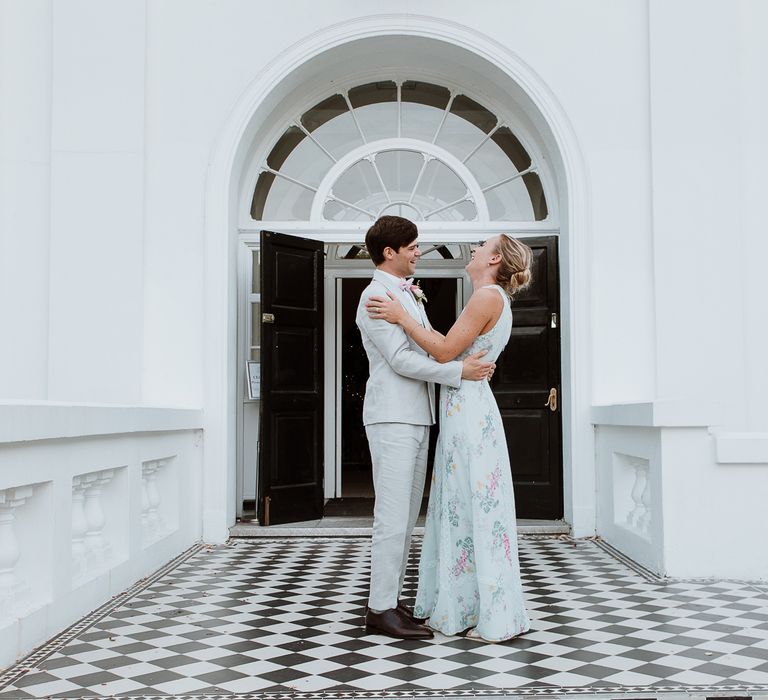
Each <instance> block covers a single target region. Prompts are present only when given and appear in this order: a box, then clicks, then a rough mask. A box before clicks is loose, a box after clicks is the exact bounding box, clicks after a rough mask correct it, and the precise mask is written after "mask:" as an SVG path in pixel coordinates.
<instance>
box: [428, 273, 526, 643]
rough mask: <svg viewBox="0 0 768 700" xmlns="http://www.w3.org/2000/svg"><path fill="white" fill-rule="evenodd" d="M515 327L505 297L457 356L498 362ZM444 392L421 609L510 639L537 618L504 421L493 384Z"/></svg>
mask: <svg viewBox="0 0 768 700" xmlns="http://www.w3.org/2000/svg"><path fill="white" fill-rule="evenodd" d="M496 289H498V291H499V293H500V294H501V295H502V298H503V299H505V301H506V299H507V297H506V294H504V292H503V291H502V290H501V288H500V287H496ZM511 329H512V312H511V310H510V308H509V305H508V303H505V306H504V310H503V311H502V314H501V316H500V317H499V320H498V321H497V323H496V325H495V326H494V327H493V328H492V329H491V330H490V331H488V332H487V333H485V334H483V335H481V336H479V337H478V338H477V339H476V340H475V342H474V343H473V344H472V345H471V347H469V348H467V350H465V351H464V353H463V354H462V355H461V356H460V357H459V358H458V359H463V358H464V357H466V356H467V355H470V354H472V353H476V352H479V351H480V350H486V351H487V353H488V354H487V355H486V359H488V360H492V361H494V360H496V359H497V358H498V356H499V354H500V353H501V351H502V350H503V348H504V346H505V345H506V343H507V340H508V339H509V336H510V332H511ZM443 396H444V398H443V400H442V401H441V402H440V435H439V437H438V441H437V451H436V454H435V464H434V470H433V473H432V486H431V491H430V496H429V508H428V510H427V522H426V528H425V533H424V542H423V545H422V552H421V561H420V564H419V588H418V592H417V594H416V605H415V615H416V616H417V617H428V618H429V625H430V626H431V627H433V628H434V629H437V630H439V631H441V632H443V633H444V634H457V633H459V632H462V631H464V630H466V629H468V628H470V627H475V626H476V627H477V632H478V634H480V635H481V636H482V637H483V638H485V639H489V640H494V641H501V640H504V639H510V638H512V637H515V636H517V635H518V634H521V633H523V632H525V631H527V630H528V629H529V628H530V620H529V617H528V613H527V611H526V609H525V602H524V600H523V590H522V584H521V581H520V565H519V562H518V554H517V530H516V523H515V501H514V492H513V487H512V472H511V468H510V462H509V459H510V455H509V454H508V452H507V441H506V439H505V438H504V426H503V425H502V422H501V416H500V414H499V409H498V406H497V404H496V400H495V398H494V396H493V392H492V391H491V388H490V386H489V385H488V382H470V381H462V383H461V386H460V387H458V388H455V389H451V388H444V390H443ZM512 458H513V459H514V455H512Z"/></svg>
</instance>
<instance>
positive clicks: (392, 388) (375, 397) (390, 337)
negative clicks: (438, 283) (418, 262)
mask: <svg viewBox="0 0 768 700" xmlns="http://www.w3.org/2000/svg"><path fill="white" fill-rule="evenodd" d="M388 291H389V292H392V294H393V295H394V296H395V298H396V299H399V300H400V303H401V304H402V305H403V307H404V308H405V310H406V311H408V313H410V314H411V316H413V317H414V318H415V319H416V320H417V321H419V323H421V324H422V325H424V326H426V327H427V328H431V326H430V325H429V319H427V315H426V313H425V312H424V308H423V304H419V303H415V302H414V303H411V299H412V297H411V294H410V292H406V291H403V290H402V289H400V285H399V284H398V283H397V282H396V281H395V280H394V279H393V278H392V277H391V276H389V275H387V274H386V273H383V272H381V271H379V270H376V271H375V272H374V273H373V279H372V280H371V283H370V284H369V285H368V286H367V287H366V288H365V289H364V290H363V293H362V295H361V296H360V302H359V303H358V306H357V316H356V318H355V320H356V322H357V327H358V328H359V329H360V335H362V337H363V346H364V347H365V352H366V353H367V355H368V365H369V368H370V377H369V378H368V382H367V383H366V385H365V402H364V403H363V424H364V425H371V424H373V423H410V424H412V425H432V424H433V423H434V422H435V388H434V385H435V383H439V384H447V385H448V386H454V387H458V386H459V385H460V384H461V370H462V363H461V362H459V361H456V360H454V361H452V362H445V363H443V364H441V363H440V362H437V361H436V360H433V359H432V358H431V357H429V355H428V354H427V353H426V352H425V351H424V350H422V349H421V348H420V347H419V346H418V345H416V343H415V342H413V341H412V340H411V338H410V337H409V336H408V335H407V334H406V332H405V331H404V330H403V328H402V327H401V326H400V325H398V324H393V323H388V322H387V321H384V320H382V319H373V318H370V317H369V316H368V312H367V311H366V310H365V304H366V302H367V301H368V298H369V297H372V296H383V297H386V296H387V292H388ZM408 297H411V299H409V298H408Z"/></svg>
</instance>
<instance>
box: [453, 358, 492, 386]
mask: <svg viewBox="0 0 768 700" xmlns="http://www.w3.org/2000/svg"><path fill="white" fill-rule="evenodd" d="M485 353H486V351H485V350H481V351H480V352H476V353H475V354H474V355H468V356H467V357H465V358H464V362H463V363H462V368H461V378H462V379H469V380H470V381H473V382H479V381H480V380H481V379H488V378H490V377H491V375H492V374H493V370H494V369H495V368H496V363H495V362H486V361H485V360H483V359H482V357H483V355H485Z"/></svg>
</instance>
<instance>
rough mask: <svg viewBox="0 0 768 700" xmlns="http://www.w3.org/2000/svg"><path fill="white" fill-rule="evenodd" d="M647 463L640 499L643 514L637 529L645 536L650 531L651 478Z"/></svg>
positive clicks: (648, 534)
mask: <svg viewBox="0 0 768 700" xmlns="http://www.w3.org/2000/svg"><path fill="white" fill-rule="evenodd" d="M648 471H649V470H648V465H647V464H646V468H645V488H644V489H643V495H642V496H641V497H640V500H641V502H642V504H643V514H642V515H641V516H640V520H639V522H638V524H637V525H638V529H639V530H640V531H641V532H642V533H643V534H644V535H646V536H650V533H651V479H650V478H649V474H648Z"/></svg>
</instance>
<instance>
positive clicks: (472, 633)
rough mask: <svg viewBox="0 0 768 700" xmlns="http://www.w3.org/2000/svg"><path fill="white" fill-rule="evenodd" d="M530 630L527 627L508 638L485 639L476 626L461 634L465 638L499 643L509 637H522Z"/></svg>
mask: <svg viewBox="0 0 768 700" xmlns="http://www.w3.org/2000/svg"><path fill="white" fill-rule="evenodd" d="M530 631H531V630H530V629H527V630H525V632H520V634H516V635H515V636H514V637H509V638H508V639H486V638H485V637H481V636H480V633H479V632H478V631H477V627H471V628H470V629H468V630H467V631H466V632H465V633H464V634H463V635H462V636H463V637H464V638H465V639H474V640H475V641H476V642H485V643H486V644H501V643H502V642H508V641H510V640H511V639H517V638H518V637H522V636H523V635H524V634H528V633H529V632H530Z"/></svg>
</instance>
